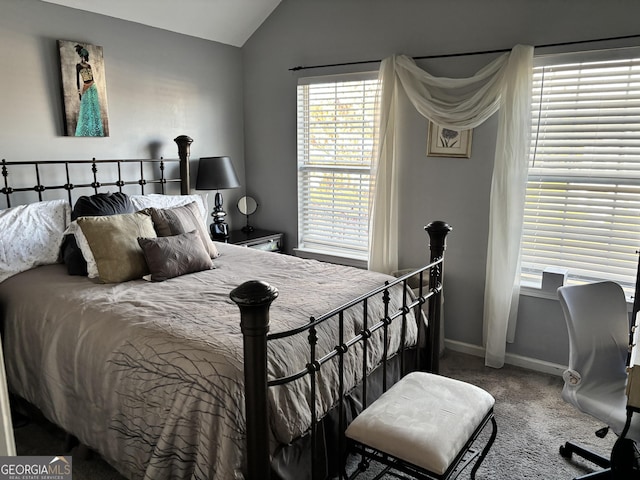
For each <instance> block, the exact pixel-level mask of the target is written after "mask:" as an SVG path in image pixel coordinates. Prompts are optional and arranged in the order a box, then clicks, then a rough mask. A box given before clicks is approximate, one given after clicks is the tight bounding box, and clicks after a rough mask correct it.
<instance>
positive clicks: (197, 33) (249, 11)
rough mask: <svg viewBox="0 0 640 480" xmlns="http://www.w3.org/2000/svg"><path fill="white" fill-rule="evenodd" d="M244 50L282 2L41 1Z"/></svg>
mask: <svg viewBox="0 0 640 480" xmlns="http://www.w3.org/2000/svg"><path fill="white" fill-rule="evenodd" d="M42 1H45V2H49V3H56V4H58V5H63V6H65V7H70V8H76V9H79V10H85V11H88V12H93V13H99V14H101V15H107V16H109V17H114V18H119V19H122V20H128V21H131V22H136V23H141V24H143V25H149V26H152V27H156V28H161V29H164V30H169V31H172V32H177V33H183V34H185V35H191V36H193V37H199V38H204V39H206V40H213V41H215V42H220V43H225V44H227V45H233V46H235V47H241V46H242V45H244V43H245V42H246V41H247V39H248V38H249V37H250V36H251V35H252V34H253V32H255V31H256V29H257V28H258V27H259V26H260V25H261V24H262V22H264V20H265V19H266V18H267V17H268V16H269V14H270V13H271V12H272V11H273V10H274V9H275V8H276V7H277V6H278V4H279V3H280V1H281V0H135V1H132V0H42Z"/></svg>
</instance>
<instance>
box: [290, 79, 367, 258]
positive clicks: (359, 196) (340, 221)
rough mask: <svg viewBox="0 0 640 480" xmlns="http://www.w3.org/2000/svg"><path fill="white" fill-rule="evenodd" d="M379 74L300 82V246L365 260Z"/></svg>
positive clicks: (300, 247)
mask: <svg viewBox="0 0 640 480" xmlns="http://www.w3.org/2000/svg"><path fill="white" fill-rule="evenodd" d="M377 85H378V80H377V74H376V73H372V74H359V75H346V76H345V75H342V76H330V77H316V78H303V79H300V80H299V84H298V115H297V116H298V247H299V249H302V250H305V251H312V252H318V253H324V254H328V255H333V256H339V257H346V258H352V259H358V260H366V259H367V257H368V245H369V197H370V194H371V155H372V153H373V149H374V145H375V142H374V132H375V122H376V117H375V112H374V110H375V97H376V90H377Z"/></svg>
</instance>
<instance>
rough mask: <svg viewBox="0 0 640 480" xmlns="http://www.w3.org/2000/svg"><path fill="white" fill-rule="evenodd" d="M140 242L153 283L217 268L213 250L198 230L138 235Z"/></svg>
mask: <svg viewBox="0 0 640 480" xmlns="http://www.w3.org/2000/svg"><path fill="white" fill-rule="evenodd" d="M138 244H139V245H140V247H141V248H142V252H143V253H144V257H145V260H146V261H147V266H148V267H149V271H150V272H151V281H153V282H163V281H164V280H168V279H169V278H173V277H178V276H180V275H185V274H187V273H193V272H200V271H202V270H209V269H211V268H213V262H212V261H211V257H210V256H209V252H207V251H206V250H205V248H204V245H203V244H202V241H201V240H200V235H199V234H198V232H196V231H195V230H193V231H191V232H186V233H181V234H179V235H173V236H170V237H157V238H138Z"/></svg>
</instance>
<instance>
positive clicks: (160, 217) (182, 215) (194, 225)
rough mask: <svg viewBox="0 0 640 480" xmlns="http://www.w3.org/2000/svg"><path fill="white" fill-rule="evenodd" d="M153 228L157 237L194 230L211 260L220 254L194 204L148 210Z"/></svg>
mask: <svg viewBox="0 0 640 480" xmlns="http://www.w3.org/2000/svg"><path fill="white" fill-rule="evenodd" d="M148 211H149V212H150V213H151V219H152V220H153V226H154V228H155V230H156V233H157V234H158V236H159V237H169V236H172V235H180V234H182V233H187V232H192V231H193V230H195V231H196V232H197V233H198V236H199V237H200V240H202V243H203V244H204V247H205V250H207V252H208V253H209V256H210V257H211V258H216V257H217V256H219V255H220V254H219V253H218V249H217V248H216V246H215V244H214V243H213V242H212V241H211V238H210V237H209V232H208V231H207V226H206V225H205V224H204V222H203V221H202V217H201V216H200V210H199V209H198V205H197V204H196V202H191V203H188V204H187V205H183V206H181V207H174V208H163V209H160V208H149V209H148Z"/></svg>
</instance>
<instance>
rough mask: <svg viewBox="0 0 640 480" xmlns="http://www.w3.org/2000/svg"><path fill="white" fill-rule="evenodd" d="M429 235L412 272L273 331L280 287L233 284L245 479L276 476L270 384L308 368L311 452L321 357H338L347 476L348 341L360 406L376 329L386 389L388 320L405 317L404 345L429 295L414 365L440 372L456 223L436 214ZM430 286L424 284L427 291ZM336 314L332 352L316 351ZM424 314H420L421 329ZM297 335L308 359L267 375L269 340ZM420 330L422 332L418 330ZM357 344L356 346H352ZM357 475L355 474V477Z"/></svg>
mask: <svg viewBox="0 0 640 480" xmlns="http://www.w3.org/2000/svg"><path fill="white" fill-rule="evenodd" d="M425 230H426V231H427V233H428V234H429V238H430V251H431V259H430V260H431V261H430V263H429V264H428V265H426V266H424V267H422V268H419V269H417V270H416V271H414V272H411V273H408V274H406V275H404V276H402V277H400V278H397V279H396V280H394V281H391V282H386V283H385V284H384V285H383V286H381V287H379V288H377V289H374V290H372V291H371V292H369V293H367V294H365V295H362V296H360V297H358V298H356V299H354V300H352V301H351V302H348V303H346V304H344V305H342V306H340V307H338V308H336V309H334V310H332V311H330V312H328V313H326V314H325V315H322V316H321V317H318V318H313V317H312V318H311V319H310V320H309V322H308V323H307V324H306V325H303V326H301V327H299V328H296V329H292V330H289V331H285V332H278V333H273V334H269V333H268V332H269V308H270V305H271V303H272V302H273V301H274V300H275V299H276V298H277V296H278V290H277V289H276V288H275V287H273V286H271V285H269V284H268V283H266V282H261V281H250V282H246V283H244V284H242V285H240V286H239V287H237V288H235V289H234V290H233V291H232V292H231V293H230V297H231V299H232V300H233V301H234V302H235V303H236V304H237V305H238V307H239V308H240V313H241V328H242V334H243V341H244V375H245V409H246V417H247V428H246V431H247V461H246V464H247V477H246V480H269V479H270V478H271V470H270V465H271V461H270V454H269V408H268V400H267V397H268V389H269V388H271V387H275V386H278V385H285V384H287V383H289V382H292V381H295V380H298V379H300V378H303V377H305V376H309V378H310V384H311V394H310V397H311V398H309V403H310V408H311V431H310V435H311V452H314V453H315V452H316V451H317V432H316V428H317V426H318V421H319V419H320V417H319V415H318V412H317V411H316V406H315V392H316V375H317V373H318V372H319V371H320V369H321V368H322V366H323V365H324V364H326V363H327V362H329V361H330V360H332V359H334V358H336V357H337V359H338V365H339V366H338V372H339V378H337V379H336V384H337V388H338V396H339V400H338V405H337V407H336V408H337V409H338V432H339V433H338V444H337V452H338V453H337V455H338V456H339V457H340V465H341V469H340V472H339V475H340V479H346V478H349V476H348V474H347V472H346V471H345V470H344V465H345V463H346V450H347V449H346V445H345V442H346V439H345V437H344V431H345V429H346V427H347V425H346V420H345V417H346V415H345V408H346V407H345V395H346V394H347V393H348V392H347V391H346V389H345V385H344V358H345V356H346V355H348V354H349V352H350V349H352V347H354V346H355V345H358V344H361V345H362V348H363V364H362V378H363V381H362V391H363V394H362V401H363V408H366V406H367V394H366V390H367V375H366V373H367V372H368V367H369V365H368V364H367V354H366V351H367V345H368V340H369V338H371V336H372V335H373V333H374V332H375V331H377V330H380V329H383V335H384V352H383V357H382V362H381V368H382V372H383V373H382V379H383V380H382V381H383V387H382V390H383V391H386V389H387V372H386V365H387V360H388V359H389V358H388V351H387V348H386V347H387V334H388V328H389V325H390V324H391V323H392V322H393V321H401V322H403V324H402V326H403V328H402V330H401V331H402V337H403V338H402V339H401V341H400V342H401V345H403V344H404V334H405V328H404V325H406V321H407V315H408V314H409V313H410V312H411V311H412V310H414V312H415V317H416V318H417V319H419V318H420V309H421V308H422V305H423V304H424V303H428V307H429V308H428V318H429V323H428V328H427V332H425V337H426V339H427V341H426V342H425V345H423V346H422V347H421V346H420V345H419V346H418V354H417V355H416V359H417V364H416V365H415V366H414V368H417V369H421V370H426V371H430V372H432V373H438V371H439V354H440V348H439V337H440V333H439V330H440V322H439V318H440V305H441V293H442V277H443V262H444V250H445V248H446V236H447V234H448V233H449V232H450V231H451V227H450V226H449V225H448V224H446V223H445V222H442V221H436V222H432V223H430V224H429V225H427V226H426V227H425ZM425 275H427V276H428V278H429V284H428V285H429V288H428V289H424V288H423V278H424V276H425ZM414 276H418V278H419V287H418V294H417V296H416V297H415V298H409V294H408V291H409V280H410V279H411V278H412V277H414ZM397 286H400V287H401V288H403V291H404V295H403V305H402V307H401V308H400V309H398V310H397V311H390V310H389V291H390V289H391V288H394V287H396V288H397ZM425 290H427V291H425ZM377 295H382V298H383V302H384V305H385V309H384V310H385V312H384V317H383V318H380V319H378V320H377V321H375V322H373V323H369V321H368V319H367V305H368V302H369V300H370V299H372V298H373V297H375V296H377ZM351 308H362V312H363V329H362V331H361V332H359V333H358V334H357V335H356V336H355V337H353V338H350V339H345V338H344V329H343V327H344V324H343V316H344V313H345V312H346V311H347V310H348V309H351ZM336 318H337V319H338V322H337V323H338V331H337V332H336V338H338V343H337V345H335V347H334V348H333V349H332V350H331V351H328V352H324V353H320V354H319V353H318V352H316V342H317V327H318V325H320V324H321V323H324V322H327V321H328V320H329V319H336ZM421 325H422V322H420V321H418V327H419V329H420V327H421ZM293 335H307V339H308V343H309V352H310V356H309V362H308V363H307V365H306V367H305V368H304V369H302V370H300V371H299V372H297V373H295V374H293V375H290V376H287V377H282V378H275V379H269V378H268V375H267V361H268V358H267V357H268V355H267V343H268V342H271V341H277V340H280V339H284V338H287V337H291V336H293ZM420 336H421V335H420V334H419V335H418V338H420ZM351 351H352V350H351ZM399 355H400V362H401V367H400V370H401V371H402V374H404V373H406V365H405V364H404V349H403V348H401V351H400V353H399ZM315 461H316V458H315V455H313V454H312V455H311V465H310V472H311V473H310V475H311V478H315V477H314V475H315V472H316V465H315ZM351 478H353V477H351Z"/></svg>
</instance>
